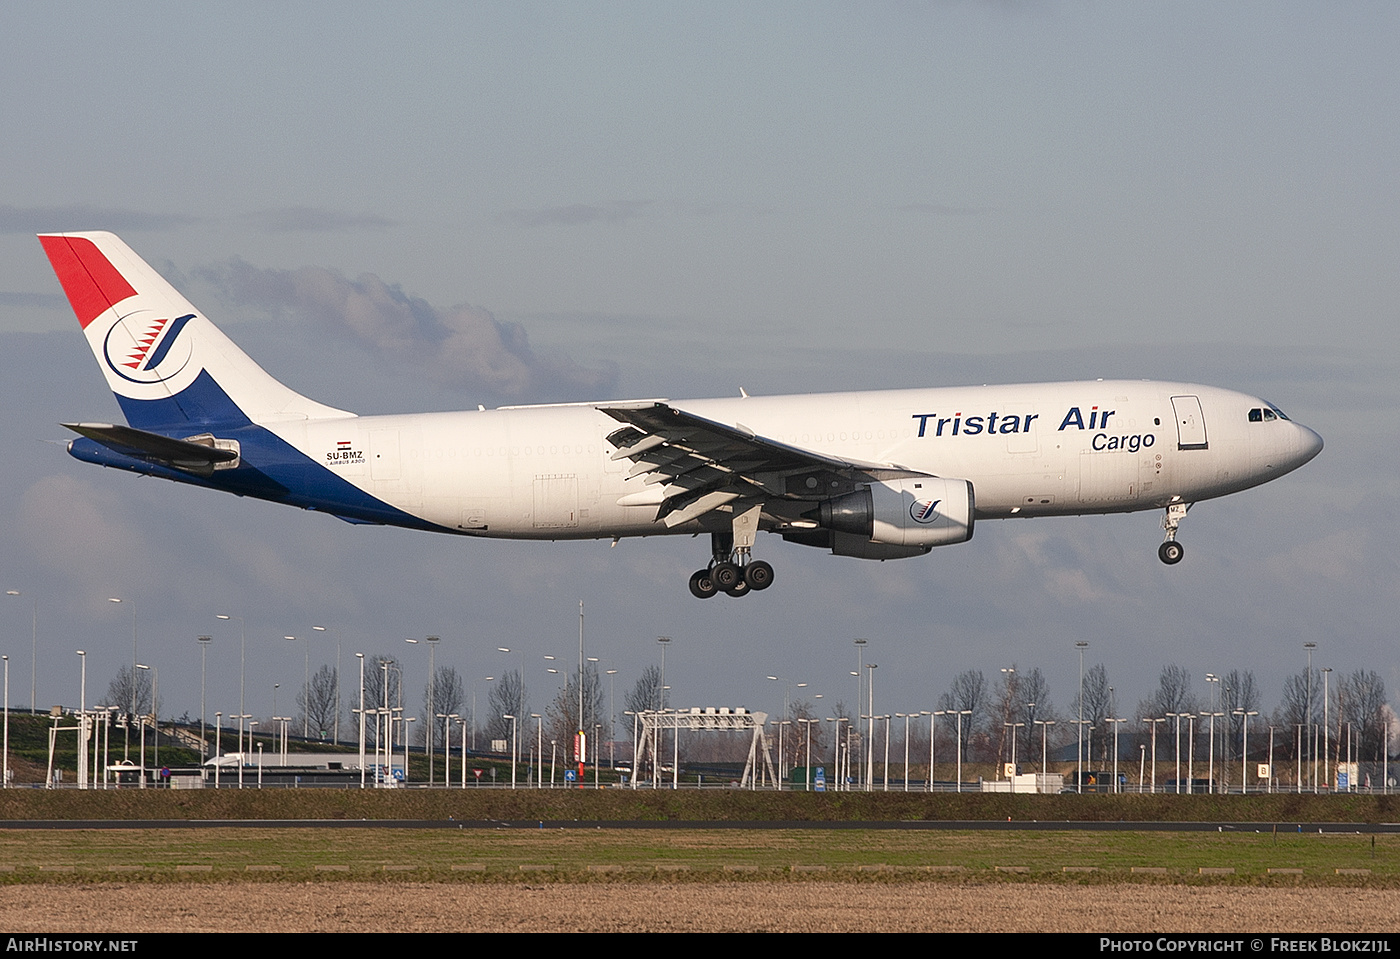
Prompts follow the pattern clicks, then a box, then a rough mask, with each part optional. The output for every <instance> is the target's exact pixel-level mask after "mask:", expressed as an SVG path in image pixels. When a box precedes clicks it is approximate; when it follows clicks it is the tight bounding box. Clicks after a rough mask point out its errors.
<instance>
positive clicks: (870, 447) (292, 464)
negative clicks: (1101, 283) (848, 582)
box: [39, 232, 1322, 599]
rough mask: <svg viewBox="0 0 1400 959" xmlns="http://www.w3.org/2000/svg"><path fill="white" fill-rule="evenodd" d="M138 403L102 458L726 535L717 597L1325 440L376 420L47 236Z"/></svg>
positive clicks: (932, 428)
mask: <svg viewBox="0 0 1400 959" xmlns="http://www.w3.org/2000/svg"><path fill="white" fill-rule="evenodd" d="M39 240H40V242H41V244H42V245H43V248H44V252H45V253H46V254H47V256H48V258H49V261H50V263H51V264H52V266H53V269H54V272H55V273H56V274H57V276H58V280H59V283H60V284H61V285H62V287H63V290H64V293H65V294H66V295H67V297H68V300H69V303H70V304H71V305H72V307H73V311H74V313H75V314H76V316H77V319H78V323H79V325H80V326H81V327H82V329H83V332H84V334H85V336H86V337H87V341H88V345H89V346H90V347H91V349H92V352H93V354H94V356H95V357H96V358H97V361H98V366H99V367H100V368H101V370H102V373H103V374H104V375H105V377H106V379H107V383H108V385H109V386H110V387H111V389H112V392H113V393H115V394H116V398H117V402H118V404H119V405H120V407H121V410H122V413H123V414H124V415H125V417H126V421H127V425H120V424H113V423H65V424H63V425H64V426H65V427H67V428H68V429H70V430H72V431H74V432H76V433H78V434H79V436H78V438H77V439H74V440H72V441H71V442H70V443H69V444H68V451H69V453H71V454H72V455H73V456H74V457H76V458H77V459H80V460H83V461H85V462H89V463H96V464H98V465H101V466H108V467H114V468H116V469H123V470H129V471H131V472H134V473H141V474H145V475H149V476H157V477H162V478H164V479H168V480H174V481H176V482H181V483H189V484H192V485H195V486H203V487H208V488H210V489H215V490H223V491H225V492H229V493H234V494H237V495H239V496H251V497H256V498H258V499H265V500H270V501H272V502H277V503H285V504H287V505H290V506H297V507H301V508H302V509H306V510H317V511H320V512H325V513H329V514H331V515H332V516H335V517H338V518H340V519H342V520H345V521H347V522H350V523H367V524H381V525H388V526H400V527H406V528H409V529H418V530H430V531H435V532H440V533H453V534H457V535H461V536H474V537H486V538H503V539H525V540H559V539H608V538H610V539H612V541H613V543H614V545H615V544H616V543H617V541H618V540H619V539H621V538H622V537H631V536H653V535H662V534H682V535H699V534H706V533H708V534H709V537H710V558H709V561H708V563H707V565H706V566H705V567H704V568H702V569H700V570H698V571H696V572H695V573H694V574H693V575H692V576H691V577H690V583H689V585H690V591H691V592H692V593H693V594H694V595H695V596H697V597H700V598H702V599H706V598H709V597H712V596H715V595H716V594H717V593H720V592H723V593H725V594H727V595H730V596H744V595H747V594H748V593H750V592H757V591H760V590H764V589H767V588H768V587H769V586H770V585H771V584H772V582H773V578H774V571H773V567H772V565H771V564H770V563H767V562H765V561H763V560H759V559H755V558H753V547H754V544H755V541H756V538H757V534H758V533H759V532H760V531H763V532H769V533H776V534H778V535H779V536H781V537H782V538H783V539H784V540H786V541H788V542H791V543H797V544H800V545H803V546H812V547H817V548H820V549H825V550H830V551H831V552H832V553H833V554H835V555H837V556H850V557H857V558H860V559H870V560H890V559H901V558H906V557H913V556H921V555H923V554H926V553H928V552H929V551H931V550H932V549H933V548H934V547H936V546H946V545H953V544H957V543H965V542H967V541H968V540H969V539H971V538H972V533H973V528H974V525H975V523H976V521H977V520H989V519H1010V518H1013V517H1016V518H1023V517H1041V516H1065V515H1079V514H1086V513H1090V514H1092V513H1128V512H1135V511H1139V510H1149V509H1156V510H1162V511H1163V519H1162V527H1163V529H1164V530H1165V536H1164V539H1163V541H1162V543H1161V546H1160V547H1159V549H1158V555H1159V557H1160V559H1161V561H1162V562H1163V563H1166V564H1168V565H1171V564H1175V563H1177V562H1179V561H1180V560H1181V558H1182V556H1183V547H1182V545H1181V543H1179V542H1178V541H1177V538H1176V536H1177V529H1178V527H1179V525H1180V523H1181V521H1182V519H1183V518H1185V516H1186V513H1187V511H1188V510H1189V509H1190V508H1191V507H1192V505H1193V504H1195V503H1197V502H1200V501H1201V500H1206V499H1212V498H1215V497H1219V496H1225V495H1227V494H1230V493H1235V492H1239V491H1241V490H1245V489H1249V488H1251V487H1254V486H1258V485H1260V484H1262V483H1266V482H1269V481H1270V480H1273V479H1276V478H1277V477H1280V476H1282V475H1284V474H1285V473H1288V472H1290V471H1292V470H1295V469H1297V468H1298V467H1300V466H1302V465H1303V464H1304V463H1306V462H1308V461H1309V460H1311V459H1312V458H1313V457H1314V456H1316V455H1317V454H1318V453H1319V452H1320V451H1321V450H1322V438H1321V437H1320V436H1318V434H1317V433H1315V432H1313V431H1312V430H1310V429H1308V428H1307V427H1306V426H1303V425H1301V424H1299V423H1295V422H1293V421H1291V420H1290V419H1289V418H1288V417H1287V416H1285V415H1284V414H1283V412H1282V411H1281V410H1280V409H1279V408H1278V407H1277V406H1275V405H1273V404H1272V403H1269V402H1267V401H1265V400H1262V399H1259V398H1257V397H1253V396H1249V395H1246V394H1244V393H1238V392H1234V391H1231V390H1225V389H1218V388H1214V387H1209V386H1197V385H1193V384H1187V383H1170V382H1154V381H1146V380H1144V381H1129V380H1093V381H1086V382H1072V383H1041V384H1021V385H1010V386H974V387H956V388H933V389H903V390H878V391H868V392H849V393H826V394H807V395H796V396H750V395H748V394H747V393H746V392H745V391H743V390H740V395H739V396H738V397H732V398H724V399H704V400H694V401H687V402H672V401H670V400H667V399H644V400H627V401H608V402H593V403H553V404H544V405H537V406H502V407H499V408H497V409H486V408H484V407H478V408H477V409H476V410H471V411H464V412H442V413H420V414H412V415H393V416H358V415H356V414H354V413H349V412H346V411H345V410H339V409H334V408H332V407H329V406H325V405H322V404H321V403H318V402H316V401H314V400H311V399H308V398H307V397H304V396H302V395H300V394H298V393H296V392H293V391H292V390H291V389H289V388H288V387H286V386H284V385H283V384H282V383H280V382H278V381H277V380H275V379H273V377H272V376H270V375H269V374H268V373H267V372H265V371H264V370H263V369H262V368H261V367H260V366H258V365H257V364H256V363H255V362H254V361H253V360H252V359H250V358H249V357H248V356H247V355H246V354H245V353H244V352H243V351H242V350H240V349H239V348H238V347H237V346H235V345H234V344H233V342H232V341H231V340H229V339H228V338H227V337H226V336H225V335H224V334H223V333H222V332H220V331H219V329H218V328H217V327H216V326H215V325H214V324H213V323H212V322H210V320H209V319H208V318H206V317H205V316H204V314H203V313H201V312H200V311H199V310H198V309H196V308H195V307H194V306H192V305H191V304H190V303H189V302H188V301H187V300H186V299H185V298H184V297H183V296H182V295H181V294H180V293H178V292H177V291H176V290H175V289H174V287H172V286H171V285H170V284H169V283H167V282H166V281H165V280H164V279H163V278H162V277H161V276H160V275H159V274H158V273H157V272H156V271H155V270H153V269H151V267H150V266H148V265H147V264H146V263H145V262H144V261H142V260H141V258H140V257H138V256H137V255H136V254H135V253H134V252H133V251H132V250H131V249H130V248H129V247H128V246H127V245H126V244H125V243H123V242H122V241H121V240H120V239H119V238H118V237H116V236H115V235H113V234H111V233H101V232H93V233H55V234H46V235H41V236H40V237H39Z"/></svg>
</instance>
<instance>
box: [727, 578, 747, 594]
mask: <svg viewBox="0 0 1400 959" xmlns="http://www.w3.org/2000/svg"><path fill="white" fill-rule="evenodd" d="M725 592H726V593H728V594H729V595H730V596H747V595H749V593H751V592H753V587H751V586H750V585H749V584H748V583H746V582H744V580H743V579H740V580H739V582H737V583H735V584H734V585H733V586H731V587H729V588H728V589H726V590H725Z"/></svg>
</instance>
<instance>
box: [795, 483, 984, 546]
mask: <svg viewBox="0 0 1400 959" xmlns="http://www.w3.org/2000/svg"><path fill="white" fill-rule="evenodd" d="M974 504H975V498H974V495H973V491H972V484H971V483H969V482H968V481H967V480H961V479H947V478H944V477H936V476H921V477H916V478H910V479H900V480H889V481H885V482H880V483H872V484H870V485H869V486H862V487H861V488H860V489H857V490H855V491H854V492H851V493H847V494H845V495H844V496H837V497H835V498H834V499H829V500H825V501H823V502H822V503H820V504H818V506H817V508H816V509H813V510H809V511H808V512H806V513H804V514H803V517H804V518H806V519H809V520H813V521H815V522H816V523H817V524H818V526H820V527H821V531H829V533H830V534H831V535H829V536H822V535H821V531H817V530H813V531H803V532H804V534H805V535H801V536H800V537H794V539H795V540H796V541H798V542H803V543H805V544H806V545H813V546H817V545H820V546H828V547H830V549H831V551H832V552H833V553H835V554H836V555H838V556H857V557H860V558H863V559H898V558H901V557H905V556H918V555H920V554H922V553H927V552H928V551H929V550H930V549H932V548H933V547H935V546H947V545H949V544H952V543H965V542H967V541H968V540H969V539H971V538H972V523H973V512H974V509H975V505H974ZM813 534H816V536H815V537H814V535H813ZM818 537H819V538H821V539H822V540H824V542H817V538H818Z"/></svg>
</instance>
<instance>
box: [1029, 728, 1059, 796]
mask: <svg viewBox="0 0 1400 959" xmlns="http://www.w3.org/2000/svg"><path fill="white" fill-rule="evenodd" d="M1035 724H1036V725H1037V726H1039V727H1040V775H1041V776H1044V775H1046V773H1047V772H1049V770H1048V768H1047V767H1046V763H1045V761H1046V758H1047V756H1048V755H1049V754H1048V752H1047V750H1046V733H1047V732H1048V731H1049V729H1050V727H1051V726H1053V725H1055V720H1053V719H1037V720H1036V721H1035ZM1061 782H1063V780H1061Z"/></svg>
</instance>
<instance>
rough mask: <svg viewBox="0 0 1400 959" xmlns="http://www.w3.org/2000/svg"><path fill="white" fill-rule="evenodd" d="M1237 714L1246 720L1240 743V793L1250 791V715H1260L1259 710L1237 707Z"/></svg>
mask: <svg viewBox="0 0 1400 959" xmlns="http://www.w3.org/2000/svg"><path fill="white" fill-rule="evenodd" d="M1235 715H1236V716H1239V717H1240V718H1241V719H1242V720H1243V721H1244V740H1243V742H1242V743H1241V744H1240V746H1241V748H1240V793H1241V794H1244V793H1247V792H1249V717H1250V716H1258V715H1259V710H1257V709H1251V710H1248V711H1246V710H1244V709H1236V710H1235Z"/></svg>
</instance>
